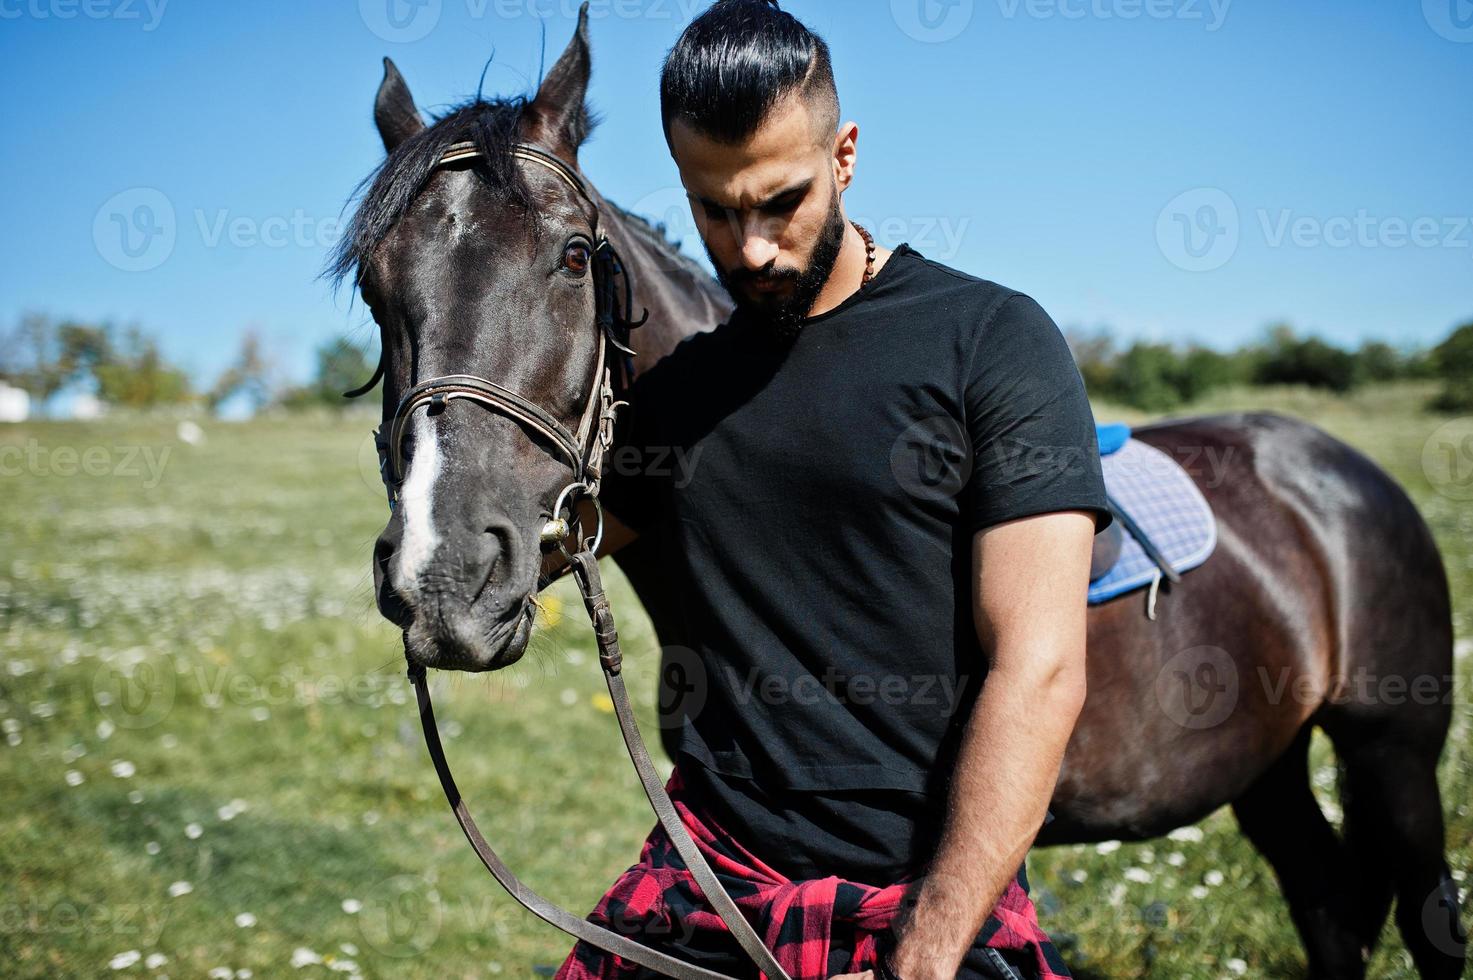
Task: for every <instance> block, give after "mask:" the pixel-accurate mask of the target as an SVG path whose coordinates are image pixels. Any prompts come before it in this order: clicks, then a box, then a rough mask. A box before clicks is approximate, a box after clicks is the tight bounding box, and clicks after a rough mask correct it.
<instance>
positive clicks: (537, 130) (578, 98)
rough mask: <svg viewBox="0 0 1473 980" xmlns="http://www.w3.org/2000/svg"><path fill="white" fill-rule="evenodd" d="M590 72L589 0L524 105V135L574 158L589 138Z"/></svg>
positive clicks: (571, 158)
mask: <svg viewBox="0 0 1473 980" xmlns="http://www.w3.org/2000/svg"><path fill="white" fill-rule="evenodd" d="M592 73H593V51H592V48H591V46H590V45H589V43H588V2H587V0H584V3H583V6H582V7H581V8H579V10H578V28H577V30H576V31H574V32H573V39H572V40H571V41H569V42H568V47H567V50H565V51H564V52H563V54H562V57H560V58H558V60H557V64H555V65H553V66H552V70H551V71H549V72H548V73H547V77H546V78H544V79H543V80H542V86H541V87H540V88H538V90H537V97H536V98H534V99H533V100H532V103H531V104H530V105H529V106H527V111H526V114H525V115H524V117H523V120H524V122H523V125H524V127H525V131H526V134H527V137H528V138H529V139H530V140H532V142H534V143H541V144H542V145H543V146H546V147H547V148H548V149H550V150H553V151H554V152H556V153H559V154H561V155H563V156H564V157H565V158H566V159H568V160H570V161H574V162H576V160H577V158H578V147H580V146H582V145H583V141H584V140H586V139H587V138H588V131H589V129H590V118H591V117H590V114H589V112H588V105H587V98H588V79H589V77H590V76H591V75H592Z"/></svg>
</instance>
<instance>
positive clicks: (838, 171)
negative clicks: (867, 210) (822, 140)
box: [834, 122, 859, 191]
mask: <svg viewBox="0 0 1473 980" xmlns="http://www.w3.org/2000/svg"><path fill="white" fill-rule="evenodd" d="M858 145H859V124H858V123H853V122H847V123H845V124H844V125H842V126H840V127H839V132H838V133H837V134H836V135H835V136H834V180H835V182H836V183H838V185H839V190H840V191H845V190H848V188H849V185H850V184H852V183H854V167H855V163H856V159H857V157H858V149H857V147H858Z"/></svg>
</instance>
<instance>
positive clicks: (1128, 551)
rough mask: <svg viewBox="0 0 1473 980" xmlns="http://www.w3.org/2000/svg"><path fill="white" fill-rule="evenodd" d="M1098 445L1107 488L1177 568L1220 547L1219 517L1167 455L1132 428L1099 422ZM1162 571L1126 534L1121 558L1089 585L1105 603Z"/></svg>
mask: <svg viewBox="0 0 1473 980" xmlns="http://www.w3.org/2000/svg"><path fill="white" fill-rule="evenodd" d="M1099 443H1100V457H1101V463H1102V464H1103V466H1104V470H1105V489H1106V490H1108V491H1109V493H1110V497H1111V498H1112V499H1113V500H1114V501H1115V503H1116V505H1118V506H1119V507H1120V508H1121V509H1122V510H1124V511H1125V512H1126V513H1127V514H1129V515H1130V517H1131V519H1132V520H1134V521H1135V523H1136V524H1138V525H1139V526H1140V529H1141V530H1142V531H1143V532H1144V533H1145V535H1146V537H1147V538H1149V539H1150V541H1151V544H1152V545H1154V546H1155V548H1156V550H1157V551H1159V552H1160V553H1161V555H1162V556H1163V557H1164V558H1165V559H1166V561H1167V562H1168V563H1169V564H1170V565H1171V567H1172V569H1174V570H1175V571H1177V572H1187V571H1190V570H1191V569H1193V568H1196V567H1197V566H1198V565H1201V564H1202V563H1203V562H1204V561H1206V560H1207V559H1208V557H1209V556H1210V555H1211V554H1212V550H1213V549H1214V548H1215V547H1217V521H1216V519H1215V518H1214V517H1213V516H1212V508H1210V507H1209V506H1208V505H1207V501H1206V499H1205V498H1203V496H1202V491H1200V490H1198V489H1197V485H1196V484H1195V483H1194V482H1192V478H1191V477H1190V476H1188V475H1187V472H1186V471H1185V470H1184V469H1182V468H1181V466H1180V465H1179V464H1178V463H1177V462H1176V461H1175V460H1174V459H1172V458H1171V457H1170V456H1168V455H1167V454H1166V453H1163V452H1162V451H1161V450H1159V449H1156V448H1155V447H1154V446H1148V445H1146V444H1145V443H1144V442H1140V441H1138V440H1136V439H1132V438H1131V437H1130V429H1129V427H1127V426H1123V425H1104V426H1100V427H1099ZM1159 574H1160V570H1159V569H1158V568H1157V567H1156V563H1155V562H1153V561H1152V560H1151V559H1150V557H1148V556H1147V554H1146V552H1145V549H1143V548H1142V547H1141V545H1140V542H1139V541H1137V540H1136V539H1135V538H1134V537H1132V536H1131V535H1130V534H1129V533H1128V532H1127V533H1126V534H1125V535H1124V540H1123V541H1122V542H1121V548H1120V558H1119V560H1118V561H1116V562H1115V564H1114V565H1113V566H1112V567H1111V568H1110V570H1109V571H1108V572H1106V573H1105V574H1104V575H1103V576H1102V577H1100V578H1098V579H1096V580H1095V581H1094V582H1091V583H1090V586H1089V601H1090V603H1091V604H1092V605H1093V604H1096V603H1101V602H1105V601H1107V600H1109V599H1113V598H1115V597H1116V596H1120V595H1124V594H1125V593H1127V592H1131V591H1133V590H1135V589H1139V588H1142V587H1143V586H1147V585H1150V584H1151V583H1152V581H1154V580H1155V578H1156V577H1157V576H1158V575H1159Z"/></svg>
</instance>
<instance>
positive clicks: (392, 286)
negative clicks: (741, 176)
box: [335, 9, 601, 670]
mask: <svg viewBox="0 0 1473 980" xmlns="http://www.w3.org/2000/svg"><path fill="white" fill-rule="evenodd" d="M589 63H590V59H589V46H588V34H587V13H586V9H585V11H584V14H583V16H582V17H581V18H580V20H579V25H578V31H577V34H576V35H575V36H574V38H573V40H572V43H571V44H569V46H568V49H567V51H566V52H564V54H563V55H562V57H561V58H560V59H559V60H558V62H557V64H556V65H555V66H554V67H553V68H552V70H551V71H550V72H549V73H548V74H547V76H546V79H545V80H544V82H543V84H542V85H541V87H540V89H539V90H538V92H537V94H536V96H535V97H533V98H531V99H512V100H504V101H497V102H485V101H475V102H472V103H468V104H466V105H464V106H461V107H459V108H457V109H455V110H452V111H451V112H449V113H448V114H446V115H445V116H443V117H441V118H439V119H438V120H437V121H435V122H434V123H433V124H432V125H430V126H426V125H425V123H424V122H423V120H422V119H421V117H420V115H419V112H418V110H417V109H416V108H415V105H414V101H413V99H412V97H411V96H410V93H409V89H408V87H407V86H406V85H405V83H404V80H403V78H401V77H400V75H399V72H398V71H397V70H396V69H395V67H394V65H393V64H392V63H391V62H389V61H388V60H387V59H385V63H384V64H385V73H384V80H383V83H382V85H381V86H380V88H379V91H378V97H377V101H376V104H375V109H374V118H375V121H376V123H377V125H378V129H379V132H380V134H381V135H382V137H383V141H384V145H385V147H386V149H387V150H388V159H387V160H386V161H385V162H384V164H383V165H382V167H381V168H380V169H379V171H378V172H377V173H376V174H375V175H374V177H373V178H372V182H371V183H369V184H368V187H367V190H366V191H365V193H364V195H363V200H362V202H361V204H360V206H359V209H358V211H357V213H356V215H355V217H354V219H353V223H352V226H351V228H350V230H349V233H348V235H347V236H346V237H345V239H344V242H343V245H342V246H341V248H340V251H339V254H338V256H337V264H336V266H335V268H336V271H337V272H338V273H339V274H346V273H349V272H354V273H356V278H357V282H358V284H359V287H360V290H361V293H362V296H363V299H364V301H365V302H366V303H367V304H368V306H369V308H370V309H371V310H372V311H373V316H374V319H375V320H376V321H377V323H378V325H379V327H380V330H381V335H382V343H383V352H384V361H383V370H384V428H383V433H384V435H390V434H391V429H392V428H393V426H392V423H393V421H394V417H395V415H396V411H397V410H398V409H399V408H400V407H401V400H403V399H404V397H405V395H406V394H411V395H412V393H413V392H414V390H415V388H416V386H418V385H420V384H422V383H424V382H425V381H427V380H429V379H434V378H442V377H446V376H453V375H471V376H476V377H479V378H482V379H486V380H488V381H492V382H495V384H496V385H499V386H502V387H503V388H504V389H509V390H510V391H512V392H514V393H515V394H516V395H519V396H521V397H522V398H523V399H525V400H526V401H527V402H529V403H532V404H533V405H535V406H536V407H538V408H540V409H542V410H544V411H545V412H547V413H548V414H549V415H550V416H552V418H553V419H555V420H556V423H560V424H561V425H562V426H563V427H564V428H566V429H567V430H570V431H572V432H577V431H578V428H579V425H580V421H581V420H582V419H583V417H584V412H585V408H586V407H587V405H588V403H589V399H590V393H591V392H596V391H597V386H596V378H597V374H598V365H599V363H600V361H599V358H600V345H601V336H600V331H599V328H598V326H597V324H596V322H595V312H596V297H595V292H596V289H595V277H594V258H595V247H596V241H597V233H598V229H597V209H596V207H595V206H594V205H593V204H592V203H591V202H590V201H589V200H588V199H587V198H586V197H585V196H584V195H582V194H580V193H579V191H578V189H577V188H576V186H575V184H574V182H573V181H570V180H568V179H567V175H564V174H560V173H559V172H558V170H557V168H556V167H555V166H548V165H545V164H544V165H534V164H535V161H532V164H529V162H528V160H527V159H526V158H525V156H520V157H519V156H518V155H517V153H516V152H515V151H516V148H517V147H518V146H519V145H524V144H532V145H534V146H537V147H541V148H544V149H546V150H548V151H550V152H551V153H552V154H554V155H555V156H556V157H558V158H560V159H561V160H563V161H567V162H568V163H571V164H575V165H576V155H577V152H578V147H579V145H580V144H581V143H582V142H583V140H584V138H585V137H586V135H587V130H588V127H589V121H588V113H587V110H586V109H585V105H584V98H585V94H586V90H587V85H588V76H589ZM463 143H470V144H472V148H473V152H470V153H469V154H467V155H466V156H465V159H463V160H458V161H456V160H452V161H451V162H448V163H447V162H446V159H445V158H446V151H447V150H448V149H449V148H451V147H454V146H457V145H458V144H463ZM451 156H452V157H454V156H456V154H451ZM553 162H554V163H555V162H556V161H553ZM575 179H576V178H575ZM514 415H515V413H514V412H512V413H508V412H504V411H499V410H495V409H488V407H487V406H486V405H484V404H481V403H478V402H477V401H475V400H456V399H453V398H452V399H449V400H446V401H444V402H439V403H429V402H425V403H422V404H420V405H418V406H416V407H415V408H414V409H413V410H412V411H409V412H408V413H405V414H404V421H403V425H402V437H403V438H402V466H401V467H400V468H399V469H398V471H397V472H396V471H395V468H394V466H393V465H392V464H391V465H390V467H389V472H390V476H391V481H392V482H393V483H394V484H395V485H396V489H397V498H398V499H397V502H396V505H395V508H394V511H393V515H392V518H391V519H390V521H389V522H388V526H387V527H386V528H385V530H384V532H383V534H382V535H381V536H380V538H379V540H378V543H377V546H376V548H375V551H374V558H373V569H374V583H375V586H376V590H377V597H378V603H379V608H380V610H381V611H382V612H383V614H384V615H385V616H386V617H388V618H389V619H390V620H392V621H393V622H395V623H396V624H398V625H399V626H401V627H403V628H404V629H405V631H406V636H407V643H408V653H409V656H410V657H411V658H412V659H413V660H415V661H416V662H418V663H421V664H423V665H424V666H427V667H436V668H442V669H444V668H448V669H461V670H496V669H500V668H502V667H506V666H508V665H510V664H512V663H515V662H516V661H517V660H518V659H520V657H521V656H522V654H523V652H524V651H525V650H526V647H527V643H528V640H529V639H530V635H531V629H532V622H533V615H534V608H535V607H534V604H533V598H534V596H535V595H536V591H537V586H538V576H539V572H540V569H541V565H542V558H543V545H542V541H541V536H542V532H543V529H544V527H545V525H546V524H547V522H548V520H549V518H551V517H554V516H556V515H554V514H553V510H554V507H555V504H556V501H557V499H558V497H559V494H560V492H561V491H562V490H564V488H566V487H567V486H568V485H569V484H570V483H571V482H572V481H573V479H574V475H573V470H572V468H571V465H570V462H569V460H568V459H567V458H566V455H565V454H564V453H562V452H560V451H559V447H558V446H557V445H556V444H555V442H556V441H555V440H550V439H548V438H547V437H546V434H545V431H542V430H539V427H538V425H537V424H536V423H535V422H534V423H533V424H531V425H528V424H527V421H526V420H525V419H523V420H521V421H518V420H517V419H515V418H514V417H513V416H514ZM556 423H555V424H556Z"/></svg>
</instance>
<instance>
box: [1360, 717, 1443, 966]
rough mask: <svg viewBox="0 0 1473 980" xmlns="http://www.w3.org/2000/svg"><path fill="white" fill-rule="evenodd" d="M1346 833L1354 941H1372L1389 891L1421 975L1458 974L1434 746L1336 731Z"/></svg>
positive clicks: (1388, 896)
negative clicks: (1356, 883) (1353, 879)
mask: <svg viewBox="0 0 1473 980" xmlns="http://www.w3.org/2000/svg"><path fill="white" fill-rule="evenodd" d="M1336 751H1337V753H1338V754H1339V755H1340V757H1341V760H1342V762H1343V764H1344V767H1345V769H1344V798H1345V818H1346V830H1347V838H1348V841H1349V843H1350V846H1351V852H1352V866H1353V867H1355V868H1356V870H1357V873H1358V874H1357V876H1358V878H1359V879H1360V880H1361V882H1363V884H1362V885H1361V887H1360V889H1359V891H1358V894H1357V903H1358V905H1359V908H1358V909H1357V914H1358V917H1359V921H1358V922H1357V927H1358V929H1359V931H1360V933H1361V942H1362V943H1363V944H1364V945H1365V946H1367V947H1370V948H1374V946H1375V941H1376V936H1377V935H1378V934H1379V933H1380V931H1381V925H1382V923H1383V922H1384V921H1385V918H1386V911H1387V906H1388V904H1389V901H1390V897H1391V894H1392V893H1393V892H1394V893H1395V896H1396V925H1397V930H1398V931H1399V932H1400V933H1401V937H1402V941H1403V942H1404V943H1406V947H1407V949H1408V950H1409V951H1410V952H1411V954H1412V961H1413V962H1414V963H1415V964H1416V966H1417V972H1418V974H1419V975H1420V976H1421V977H1423V980H1453V978H1456V977H1460V976H1462V973H1463V967H1464V962H1465V957H1466V946H1467V936H1466V934H1465V933H1464V932H1463V929H1462V925H1461V922H1460V917H1459V910H1458V892H1457V886H1456V885H1455V884H1454V883H1453V881H1452V877H1451V876H1450V875H1449V873H1448V867H1447V863H1446V861H1445V860H1444V857H1443V820H1442V798H1441V795H1440V793H1439V792H1438V788H1437V775H1436V774H1437V753H1436V752H1435V751H1431V752H1428V751H1426V749H1425V748H1424V747H1419V746H1416V745H1412V744H1407V743H1404V742H1398V741H1393V740H1390V739H1386V738H1374V739H1367V740H1363V741H1354V740H1352V739H1350V738H1347V737H1344V736H1343V735H1342V737H1341V740H1340V741H1339V742H1337V744H1336Z"/></svg>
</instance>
